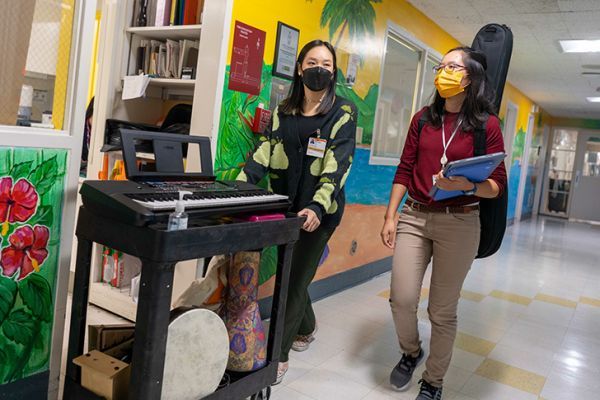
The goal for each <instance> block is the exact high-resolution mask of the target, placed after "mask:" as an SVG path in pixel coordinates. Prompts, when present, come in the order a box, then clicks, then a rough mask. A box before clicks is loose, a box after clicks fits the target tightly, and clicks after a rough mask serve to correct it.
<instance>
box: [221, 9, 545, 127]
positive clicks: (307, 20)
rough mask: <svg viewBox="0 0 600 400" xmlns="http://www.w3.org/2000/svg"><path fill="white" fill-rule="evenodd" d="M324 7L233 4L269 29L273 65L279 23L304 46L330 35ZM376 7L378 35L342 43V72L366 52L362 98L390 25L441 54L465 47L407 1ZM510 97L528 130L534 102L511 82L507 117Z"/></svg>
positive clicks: (376, 71)
mask: <svg viewBox="0 0 600 400" xmlns="http://www.w3.org/2000/svg"><path fill="white" fill-rule="evenodd" d="M324 5H325V0H312V1H301V0H295V1H281V0H236V1H235V2H234V5H233V20H240V21H241V22H244V23H247V24H249V25H252V26H254V27H256V28H259V29H261V30H264V31H265V32H266V33H267V41H266V43H265V53H264V62H265V63H266V64H271V63H273V58H274V54H275V53H274V51H275V40H274V38H275V36H276V34H277V21H282V22H284V23H286V24H288V25H291V26H293V27H295V28H298V29H299V30H300V40H299V47H300V48H301V47H302V45H303V44H304V43H306V42H308V41H310V40H313V39H323V40H328V39H329V31H328V28H327V27H326V28H324V29H323V28H321V27H320V18H321V11H322V9H323V6H324ZM372 6H373V8H374V9H375V11H376V13H377V18H376V20H375V35H374V36H372V37H363V38H361V40H360V41H355V42H352V41H351V40H350V37H349V35H348V32H347V30H346V32H345V35H344V36H343V37H342V39H341V40H340V41H339V46H338V53H339V54H338V55H339V58H340V60H339V61H340V62H339V67H340V69H342V70H344V71H345V69H346V65H345V63H344V61H345V60H346V58H345V56H346V55H347V54H348V53H354V52H359V53H362V54H363V55H364V56H365V62H364V65H363V66H362V68H361V69H360V70H359V72H358V74H357V80H356V83H355V85H354V90H355V92H356V93H357V94H358V95H359V96H361V97H364V96H365V95H366V94H367V91H368V90H369V88H370V87H371V85H373V84H379V80H380V74H381V61H382V55H383V51H384V45H385V33H386V29H387V26H388V23H392V24H395V25H397V26H399V27H400V28H402V29H404V30H406V31H408V32H409V33H410V34H412V35H413V36H414V37H415V38H417V39H418V40H420V41H422V42H423V43H425V44H426V45H428V46H430V47H431V48H433V49H434V50H436V51H437V52H439V53H441V54H445V53H446V52H447V51H448V50H449V49H451V48H453V47H456V46H460V45H461V43H460V42H458V41H457V40H456V39H455V38H454V37H452V36H451V35H450V34H448V33H447V32H446V31H444V30H443V29H442V28H441V27H439V26H438V25H437V24H435V23H434V22H433V21H432V20H430V19H429V18H428V17H427V16H426V15H425V14H423V13H422V12H421V11H419V10H417V9H416V8H415V7H413V6H412V5H411V4H409V3H408V2H406V1H404V0H398V1H391V0H384V1H383V2H381V3H372ZM234 28H235V27H234V24H231V35H230V37H231V39H230V44H229V47H228V48H229V54H228V58H227V59H228V60H229V59H230V57H231V48H232V46H231V44H232V41H233V31H234ZM338 34H339V31H338V32H336V33H335V34H334V36H333V40H332V44H336V43H337V39H338ZM507 101H510V102H512V103H514V104H516V105H517V106H518V108H519V115H518V119H517V132H518V131H519V130H523V131H526V130H527V121H528V118H529V113H530V111H531V108H532V106H533V104H534V103H533V102H532V101H531V100H530V99H529V98H528V97H527V96H526V95H524V94H523V93H522V92H521V91H520V90H518V89H517V88H515V87H514V86H512V85H511V84H510V83H507V84H506V88H505V90H504V96H503V101H502V105H501V108H500V118H503V117H504V115H505V113H506V103H507Z"/></svg>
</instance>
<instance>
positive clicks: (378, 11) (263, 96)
mask: <svg viewBox="0 0 600 400" xmlns="http://www.w3.org/2000/svg"><path fill="white" fill-rule="evenodd" d="M236 20H238V21H240V22H244V23H246V24H248V25H250V26H253V27H256V28H257V29H260V30H263V31H265V32H266V41H265V53H264V63H263V71H262V80H261V88H260V93H259V94H258V95H256V96H253V95H248V94H245V93H240V92H235V91H231V90H229V89H228V85H229V67H227V70H226V72H225V82H224V87H223V102H222V106H221V117H220V122H219V136H218V143H217V151H216V157H215V172H216V174H217V176H218V177H219V178H221V179H235V177H236V176H237V174H238V173H239V171H240V169H241V168H242V167H243V166H244V163H245V161H246V159H247V157H248V155H249V154H250V152H251V151H252V150H253V148H254V146H255V143H256V141H257V139H258V138H257V135H255V134H254V133H252V131H251V128H250V127H251V126H252V117H253V115H254V110H255V108H256V107H257V106H258V104H259V103H263V104H265V105H266V106H269V108H270V109H273V108H274V106H275V105H274V104H270V103H271V101H270V100H271V99H272V98H273V99H280V98H281V97H282V90H284V87H285V85H284V84H282V82H285V80H281V79H280V78H275V79H273V77H272V73H271V70H272V64H273V57H274V51H275V48H274V47H275V41H276V32H277V23H278V21H281V22H283V23H285V24H288V25H290V26H293V27H295V28H297V29H299V32H300V38H299V46H300V48H301V47H302V46H303V45H304V44H305V43H307V42H308V41H310V40H313V39H317V38H319V39H325V40H329V41H330V42H331V43H332V45H333V46H334V47H335V48H336V52H337V56H338V72H339V75H338V85H337V87H336V92H337V94H338V95H339V96H342V97H345V98H347V99H348V100H350V101H352V102H354V104H355V105H356V107H357V109H358V112H359V115H358V120H357V122H358V127H359V128H360V129H362V139H361V141H360V143H357V149H356V153H355V158H354V163H353V165H352V170H351V173H350V175H349V177H348V180H347V182H346V196H347V203H346V211H345V214H344V218H343V220H342V223H341V225H340V227H339V228H338V229H337V231H336V233H335V234H334V236H333V237H332V239H331V240H330V242H329V244H328V246H329V248H328V251H327V252H326V254H327V255H326V256H324V257H323V259H322V265H321V267H319V270H318V271H317V276H316V279H317V280H318V279H321V278H325V277H328V276H331V275H334V274H337V273H339V272H343V271H346V270H349V269H352V268H355V267H359V266H362V265H365V264H369V263H371V262H375V261H378V260H381V259H383V258H385V257H388V256H390V255H391V252H390V251H388V250H386V249H385V248H384V247H383V246H382V245H381V243H380V240H379V229H380V226H379V225H378V224H372V223H369V222H370V221H375V220H376V221H379V220H381V216H382V215H383V213H384V212H385V207H386V204H387V201H388V198H389V192H390V189H391V182H392V179H393V176H394V173H395V169H396V168H395V167H393V166H381V165H371V164H369V158H370V152H371V146H370V145H371V140H372V136H373V127H374V120H375V110H376V107H377V101H378V94H379V81H380V77H381V59H382V55H383V52H384V51H385V32H386V29H387V26H388V23H389V22H393V23H395V24H397V25H398V26H401V27H402V28H404V29H406V30H407V31H409V32H411V33H412V34H413V35H414V36H415V37H416V38H417V39H419V40H421V41H423V42H425V43H427V44H428V45H429V46H431V47H432V48H434V49H435V50H437V51H438V52H440V53H444V52H445V51H446V50H448V49H450V48H452V47H455V46H457V45H459V43H458V42H457V41H456V40H455V39H454V38H452V37H451V36H450V35H448V34H447V33H446V32H444V31H443V30H441V28H440V27H439V26H437V25H436V24H434V23H433V22H432V21H431V20H429V19H428V18H427V17H426V16H425V15H424V14H422V13H421V12H420V11H418V10H416V9H415V8H414V7H412V6H411V5H410V4H409V3H408V2H404V1H398V2H396V1H389V0H386V1H383V0H306V1H304V2H300V1H296V2H285V4H283V2H280V1H277V0H255V1H253V2H247V1H241V0H236V1H234V5H233V15H232V22H233V21H236ZM232 25H233V24H232ZM231 29H232V30H231V32H232V33H233V27H232V28H231ZM229 48H230V49H229V50H230V51H231V43H230V45H229ZM227 59H228V60H229V59H230V57H229V56H228V58H227ZM357 59H358V61H357ZM347 75H350V78H351V79H349V82H347V79H346V76H347ZM287 82H289V81H287ZM504 99H505V103H504V105H503V107H502V111H503V112H501V116H503V115H504V111H505V109H506V105H505V104H506V101H507V100H510V101H511V102H513V103H515V104H516V105H517V106H518V109H519V118H518V121H517V122H518V123H517V126H518V133H517V137H516V140H517V143H515V145H514V146H513V149H514V151H515V158H519V159H520V157H521V156H522V153H523V144H524V137H525V136H524V135H525V131H526V129H527V118H528V110H530V109H531V106H532V103H531V101H530V100H529V99H528V98H527V97H525V96H524V95H523V94H522V93H521V92H519V91H518V90H516V89H514V88H513V87H511V86H507V88H506V89H505V93H504ZM507 168H509V166H507ZM512 176H513V177H515V178H516V181H512V180H511V183H510V187H511V193H514V196H515V198H514V199H512V202H513V203H512V208H511V209H512V211H513V214H514V208H515V207H514V203H515V202H516V193H517V190H516V188H514V189H512V187H513V186H515V185H516V186H518V177H519V174H518V173H515V174H512ZM515 178H511V179H515ZM261 185H263V187H266V182H264V181H263V182H261ZM275 260H276V253H275V251H274V249H267V250H265V252H264V253H263V258H262V260H261V268H260V280H259V282H260V283H261V284H262V283H263V282H265V281H266V280H268V278H269V277H270V276H272V274H273V273H274V271H275ZM263 294H266V292H263Z"/></svg>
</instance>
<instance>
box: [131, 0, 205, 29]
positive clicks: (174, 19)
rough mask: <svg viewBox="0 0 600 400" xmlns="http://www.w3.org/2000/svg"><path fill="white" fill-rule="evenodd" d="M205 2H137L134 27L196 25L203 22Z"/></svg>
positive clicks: (180, 0)
mask: <svg viewBox="0 0 600 400" xmlns="http://www.w3.org/2000/svg"><path fill="white" fill-rule="evenodd" d="M203 7H204V0H136V1H135V3H134V8H133V23H132V25H133V26H168V25H196V24H200V23H201V20H202V9H203Z"/></svg>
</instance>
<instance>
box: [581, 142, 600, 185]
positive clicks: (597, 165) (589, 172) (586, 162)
mask: <svg viewBox="0 0 600 400" xmlns="http://www.w3.org/2000/svg"><path fill="white" fill-rule="evenodd" d="M583 176H600V137H591V138H590V139H589V140H588V141H587V143H586V146H585V156H584V159H583Z"/></svg>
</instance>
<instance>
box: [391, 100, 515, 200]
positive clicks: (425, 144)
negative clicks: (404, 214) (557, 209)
mask: <svg viewBox="0 0 600 400" xmlns="http://www.w3.org/2000/svg"><path fill="white" fill-rule="evenodd" d="M424 111H425V109H422V110H420V111H419V112H417V113H416V114H415V115H414V116H413V119H412V121H411V123H410V128H409V131H408V136H407V137H406V143H405V144H404V150H403V151H402V157H401V158H400V164H399V165H398V169H397V170H396V176H395V177H394V183H400V184H402V185H404V186H406V187H407V188H408V195H409V196H410V197H411V198H413V199H414V200H416V201H418V202H420V203H424V204H430V205H432V206H439V207H445V206H462V205H467V204H472V203H474V202H477V201H479V198H478V197H475V196H459V197H454V198H451V199H447V200H442V201H434V200H433V199H432V198H431V197H429V191H430V190H431V187H432V186H433V176H434V175H436V174H437V173H438V172H440V170H441V164H440V158H442V155H443V153H444V146H443V143H442V128H441V127H440V128H438V129H435V128H434V127H432V126H431V125H429V124H425V125H424V126H423V130H422V131H421V134H420V135H419V132H418V129H419V118H421V115H422V114H423V112H424ZM457 118H458V113H448V112H447V113H445V114H444V130H445V132H446V143H448V141H449V140H450V136H451V135H452V132H454V128H455V126H456V125H455V124H456V122H457ZM473 139H474V133H473V132H472V131H471V132H464V131H462V130H461V129H459V130H458V132H457V133H456V135H455V137H454V139H453V140H452V142H451V143H450V145H449V146H448V149H447V151H446V157H447V158H448V162H450V161H455V160H462V159H463V158H468V157H473V151H474V147H473ZM486 139H487V142H486V153H487V154H491V153H497V152H501V151H502V152H503V151H504V141H503V139H502V130H501V129H500V121H499V120H498V118H497V117H495V116H493V115H491V116H490V117H489V119H488V121H487V124H486ZM490 179H492V180H494V182H496V183H497V184H498V187H499V188H500V193H502V192H503V191H504V189H505V187H506V169H505V167H504V162H502V163H500V165H499V166H498V167H497V168H496V169H495V170H494V172H493V173H492V175H490Z"/></svg>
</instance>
